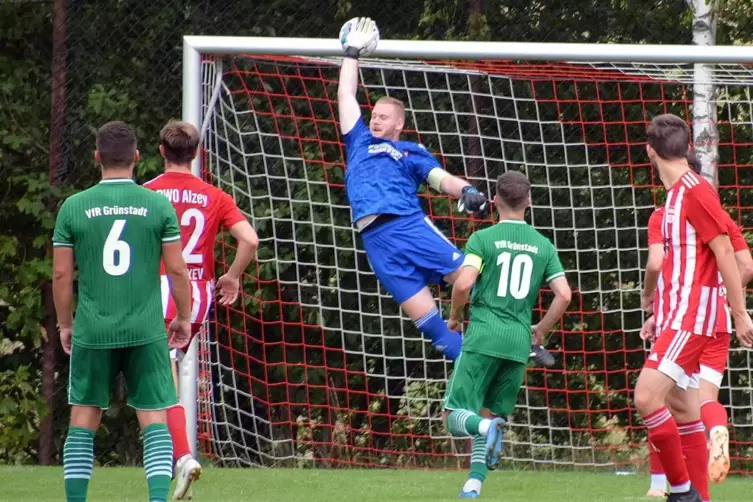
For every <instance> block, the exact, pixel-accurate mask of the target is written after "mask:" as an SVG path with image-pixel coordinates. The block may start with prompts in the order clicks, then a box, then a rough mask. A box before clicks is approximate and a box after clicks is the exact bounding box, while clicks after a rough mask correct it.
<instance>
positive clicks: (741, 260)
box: [735, 249, 753, 288]
mask: <svg viewBox="0 0 753 502" xmlns="http://www.w3.org/2000/svg"><path fill="white" fill-rule="evenodd" d="M735 262H736V263H737V269H738V270H739V271H740V283H741V284H742V286H743V288H745V287H746V286H747V285H748V283H749V282H750V280H751V279H753V257H752V256H751V255H750V250H748V249H746V250H744V251H737V252H736V253H735Z"/></svg>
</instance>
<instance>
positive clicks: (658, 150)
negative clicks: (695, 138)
mask: <svg viewBox="0 0 753 502" xmlns="http://www.w3.org/2000/svg"><path fill="white" fill-rule="evenodd" d="M646 143H647V144H648V146H649V147H650V148H651V149H653V152H654V153H655V154H656V155H657V156H658V157H660V158H661V159H664V160H674V159H684V158H686V156H687V154H688V147H689V145H690V127H688V124H686V123H685V121H684V120H683V119H681V118H680V117H678V116H677V115H672V114H671V113H666V114H664V115H658V116H656V117H654V118H653V120H651V124H649V126H648V129H647V130H646ZM649 156H652V155H651V150H649Z"/></svg>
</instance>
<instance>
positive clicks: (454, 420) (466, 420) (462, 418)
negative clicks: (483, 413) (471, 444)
mask: <svg viewBox="0 0 753 502" xmlns="http://www.w3.org/2000/svg"><path fill="white" fill-rule="evenodd" d="M483 421H484V419H483V418H481V417H480V416H478V415H476V414H475V413H473V412H470V411H468V410H454V411H453V412H451V413H450V416H448V417H447V429H448V430H449V431H450V434H452V435H453V436H461V437H462V436H476V435H478V434H482V435H485V434H486V432H488V430H489V427H488V425H487V427H486V430H485V431H483V432H482V431H479V426H480V425H481V423H482V422H483Z"/></svg>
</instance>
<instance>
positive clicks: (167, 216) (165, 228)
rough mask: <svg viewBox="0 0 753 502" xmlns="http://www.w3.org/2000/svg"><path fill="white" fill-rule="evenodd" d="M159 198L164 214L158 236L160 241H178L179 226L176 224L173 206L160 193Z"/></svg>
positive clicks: (176, 218)
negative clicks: (160, 231)
mask: <svg viewBox="0 0 753 502" xmlns="http://www.w3.org/2000/svg"><path fill="white" fill-rule="evenodd" d="M160 199H161V200H160V204H161V206H162V213H163V215H164V217H163V225H162V233H161V235H160V238H161V239H162V242H175V241H180V227H179V226H178V215H177V214H176V213H175V208H174V207H173V205H172V204H170V202H169V201H168V200H167V198H166V197H163V196H161V195H160Z"/></svg>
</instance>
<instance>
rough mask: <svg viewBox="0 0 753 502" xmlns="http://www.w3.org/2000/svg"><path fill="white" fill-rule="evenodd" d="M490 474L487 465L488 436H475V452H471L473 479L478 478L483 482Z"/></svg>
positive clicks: (471, 476)
mask: <svg viewBox="0 0 753 502" xmlns="http://www.w3.org/2000/svg"><path fill="white" fill-rule="evenodd" d="M487 474H489V469H488V468H487V467H486V438H485V437H484V436H474V437H473V453H471V474H470V476H468V477H469V478H471V479H478V480H479V481H481V482H482V483H483V482H484V480H485V479H486V475H487Z"/></svg>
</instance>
